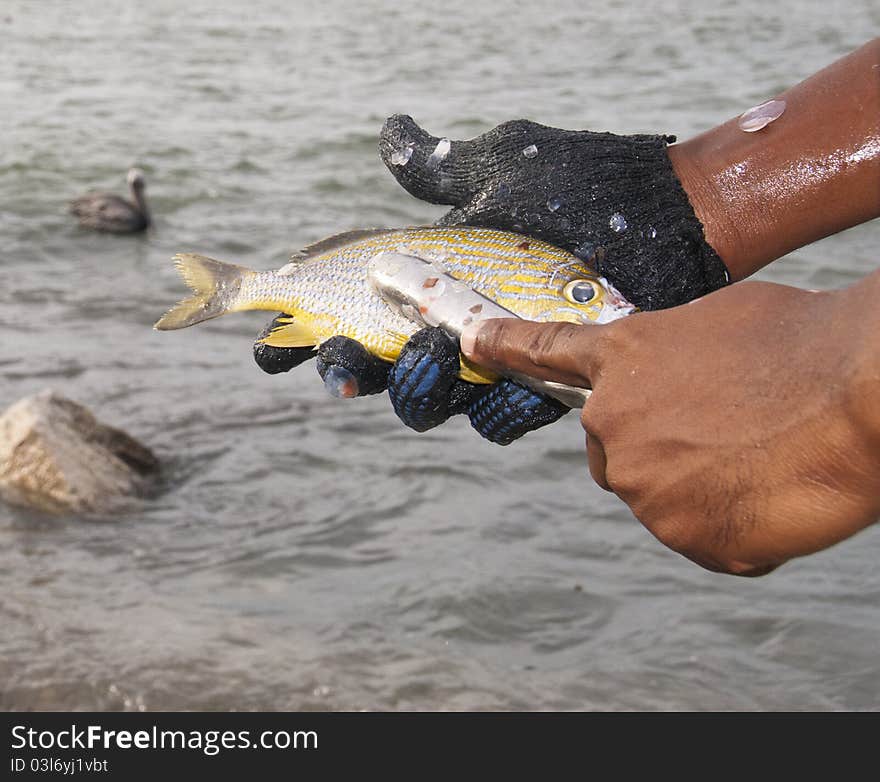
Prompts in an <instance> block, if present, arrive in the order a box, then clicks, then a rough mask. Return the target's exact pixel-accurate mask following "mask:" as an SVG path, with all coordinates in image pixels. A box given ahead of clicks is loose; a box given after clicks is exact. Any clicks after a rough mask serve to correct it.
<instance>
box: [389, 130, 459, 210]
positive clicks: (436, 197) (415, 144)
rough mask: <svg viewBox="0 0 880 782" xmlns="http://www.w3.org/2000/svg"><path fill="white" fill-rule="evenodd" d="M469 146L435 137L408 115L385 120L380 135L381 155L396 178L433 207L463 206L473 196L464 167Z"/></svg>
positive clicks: (411, 192) (404, 186)
mask: <svg viewBox="0 0 880 782" xmlns="http://www.w3.org/2000/svg"><path fill="white" fill-rule="evenodd" d="M467 144H468V142H466V141H450V140H449V139H447V138H440V137H437V136H432V135H431V134H430V133H428V132H427V131H425V130H422V128H420V127H419V126H418V125H417V124H416V123H415V121H414V120H413V118H412V117H408V116H407V115H405V114H395V115H394V116H393V117H389V118H388V119H386V120H385V124H384V125H383V126H382V130H381V131H380V133H379V155H380V156H381V158H382V161H383V162H384V163H385V165H386V166H387V167H388V170H389V171H391V173H392V174H393V175H394V178H395V179H396V180H397V181H398V182H399V183H400V185H401V186H402V187H403V188H404V189H406V190H407V191H408V192H409V193H410V194H411V195H414V196H415V197H416V198H419V199H421V200H422V201H429V202H430V203H433V204H452V205H460V204H463V203H464V202H465V201H467V200H468V199H469V198H470V197H471V196H472V195H473V184H472V182H471V172H470V167H469V166H467V165H463V164H462V152H463V151H464V149H465V148H466V147H467Z"/></svg>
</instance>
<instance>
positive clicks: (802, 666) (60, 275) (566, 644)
mask: <svg viewBox="0 0 880 782" xmlns="http://www.w3.org/2000/svg"><path fill="white" fill-rule="evenodd" d="M120 6H121V10H120ZM505 7H506V6H505ZM829 10H830V9H829V7H828V4H827V3H807V2H795V0H784V1H783V2H779V3H776V4H773V5H772V7H770V4H767V3H758V2H750V3H749V2H743V3H737V4H735V5H734V4H724V5H721V4H718V5H717V6H715V7H712V6H710V5H708V4H693V5H690V4H686V3H683V2H665V3H658V4H657V8H656V9H655V10H654V11H652V12H651V13H646V12H645V8H644V5H643V4H641V3H638V4H636V3H632V4H626V3H619V2H617V3H615V2H612V3H607V4H598V5H593V6H590V7H587V6H584V5H583V4H582V3H577V2H561V3H556V4H554V5H553V8H552V12H549V11H548V9H547V8H546V7H545V6H542V5H541V4H537V3H521V4H517V7H516V9H515V13H510V12H509V11H504V10H502V9H501V8H500V5H499V4H498V3H482V4H476V3H472V4H468V5H465V6H461V7H456V8H450V9H449V13H446V14H444V15H442V16H438V15H437V14H436V13H435V12H434V9H433V8H432V7H430V6H424V7H420V6H418V5H412V4H409V5H401V4H400V3H392V2H379V1H378V0H368V1H367V2H362V3H339V2H336V3H334V2H332V1H331V2H327V0H322V2H320V3H318V2H302V3H298V4H297V5H296V7H295V8H294V7H293V6H291V4H288V3H281V2H277V3H270V2H259V1H255V0H248V2H226V3H222V4H217V3H213V2H212V3H208V2H203V1H202V0H197V1H194V2H191V3H188V4H185V6H184V5H181V4H179V3H176V2H170V1H169V2H156V3H149V4H144V3H129V4H114V5H112V6H111V5H108V4H106V3H99V2H85V1H83V0H80V2H77V3H61V2H57V3H51V4H43V3H41V4H34V3H29V2H24V0H5V2H4V3H3V5H2V9H0V36H2V49H0V51H2V55H0V134H2V138H3V144H2V145H0V247H2V250H0V258H2V268H3V280H4V284H3V285H2V288H0V405H2V406H3V407H4V408H5V407H6V406H7V405H8V404H10V403H12V402H13V401H15V400H17V399H19V398H20V397H22V396H25V395H27V394H31V393H35V392H37V391H39V390H42V389H43V388H47V387H54V388H56V389H57V390H59V391H61V392H62V393H64V394H66V395H68V396H70V397H72V398H74V399H76V400H78V401H80V402H82V403H84V404H86V405H88V406H89V407H90V408H91V409H93V410H94V411H95V412H96V413H97V414H98V416H99V417H100V418H101V419H103V420H105V421H107V422H108V423H111V424H114V425H117V426H121V427H123V428H125V429H126V430H128V431H129V432H131V433H132V434H134V435H135V436H137V437H138V438H140V439H141V440H143V441H144V442H146V443H147V444H149V445H150V446H151V447H152V448H153V449H154V450H155V451H156V452H157V453H158V454H159V455H160V457H161V458H162V460H163V461H164V463H165V466H166V470H165V478H164V485H163V491H162V492H161V493H160V494H159V495H158V496H156V497H153V498H150V499H147V500H141V501H137V502H132V504H131V506H130V507H129V508H128V509H127V511H126V512H125V513H122V514H119V515H117V516H115V517H113V518H107V519H98V520H94V519H92V520H85V519H78V518H63V519H51V518H47V517H43V516H39V515H36V514H31V513H27V512H23V511H20V510H15V509H12V508H8V507H0V622H2V627H3V632H2V634H0V682H2V683H3V684H2V691H0V707H2V708H5V709H132V710H137V709H149V710H157V709H267V710H272V709H420V710H421V709H542V710H546V709H574V710H592V709H623V710H629V709H648V710H655V709H658V710H659V709H670V710H681V709H696V710H708V709H716V710H717V709H720V710H728V709H769V710H776V709H786V710H808V709H875V708H876V707H877V704H878V695H880V676H878V673H880V663H878V658H877V649H878V648H880V608H878V605H880V576H878V574H877V562H878V560H880V529H876V528H874V529H871V530H868V531H866V532H864V533H862V534H861V535H859V536H858V537H857V538H854V539H852V540H850V541H847V542H844V543H843V544H841V545H839V546H837V547H835V548H833V549H831V550H829V551H826V552H823V553H821V554H818V555H815V556H813V557H809V558H807V559H803V560H800V561H796V562H793V563H790V564H789V565H787V566H786V567H784V568H782V569H781V570H780V571H778V572H776V573H775V574H773V575H771V576H769V577H766V578H763V579H758V580H745V579H735V578H731V577H724V576H719V575H713V574H710V573H707V572H704V571H702V570H700V569H699V568H697V567H696V566H695V565H692V564H691V563H689V562H687V561H686V560H684V559H682V558H681V557H679V556H677V555H676V554H674V553H672V552H670V551H668V550H667V549H665V548H664V547H662V546H661V545H660V544H659V543H658V542H657V541H655V540H654V538H653V537H652V536H651V535H650V534H649V533H647V532H646V531H645V530H644V529H643V528H642V527H641V526H640V525H639V524H638V523H637V522H636V521H635V520H634V519H633V518H632V516H631V515H630V513H629V512H628V510H627V509H626V507H625V506H624V505H622V503H620V502H619V501H618V500H617V499H616V498H615V497H613V496H612V495H609V494H606V493H605V492H603V491H601V490H600V489H598V488H597V487H595V486H594V485H593V484H592V483H591V482H590V480H589V478H588V475H587V472H586V469H585V460H584V454H583V435H582V432H581V430H580V427H579V425H578V421H577V418H576V416H574V415H570V416H568V417H567V418H566V419H563V421H561V422H559V423H557V424H555V425H554V426H552V427H549V428H547V429H544V430H542V431H540V432H537V433H535V434H532V435H529V436H528V437H527V438H526V439H525V440H524V441H522V442H520V443H516V444H514V445H513V446H511V447H509V448H504V449H502V448H498V447H496V446H492V445H490V444H488V443H485V442H483V441H481V440H480V439H479V438H478V437H477V436H475V435H474V434H473V433H472V432H471V430H470V428H469V426H468V425H467V422H466V421H464V420H455V421H453V422H451V423H449V424H448V425H446V426H444V427H442V428H440V429H437V430H435V431H433V432H430V433H426V434H422V435H418V434H415V433H413V432H410V431H409V430H407V429H405V428H404V427H403V426H402V424H400V423H399V422H398V421H397V419H396V418H395V417H394V415H393V414H392V412H391V410H390V407H389V405H388V402H387V399H386V398H378V397H377V398H369V399H360V400H354V401H352V400H341V399H335V398H332V397H330V396H329V395H328V394H327V393H326V392H325V390H324V388H323V385H322V383H321V381H320V379H319V378H318V375H317V373H316V372H315V370H314V368H313V367H310V366H308V365H304V366H302V367H300V368H299V369H298V370H295V371H294V372H293V373H291V374H290V375H281V376H275V377H270V376H267V375H264V374H262V373H261V372H259V370H258V369H257V368H256V366H255V365H254V364H253V362H252V360H251V356H250V350H251V341H252V339H253V338H254V336H255V335H256V334H257V333H258V332H259V331H260V329H261V328H262V327H263V325H264V324H265V323H266V322H267V321H268V319H269V317H270V315H269V314H268V313H267V314H265V315H260V314H252V313H248V314H243V315H237V316H233V317H230V318H229V319H225V320H219V321H214V322H212V323H210V324H206V325H204V326H201V327H199V328H197V329H193V330H191V331H186V332H179V333H158V332H154V331H152V330H151V325H152V323H153V322H154V321H155V320H156V318H157V317H158V316H159V315H160V314H162V313H163V312H164V311H165V310H166V309H167V308H168V307H169V306H170V305H171V304H172V303H173V302H175V301H177V300H178V299H179V298H180V297H181V296H182V294H183V289H182V286H181V284H180V282H179V281H178V279H177V275H176V273H175V271H174V269H173V268H172V265H171V263H170V258H171V256H172V255H173V254H174V253H175V252H178V251H194V252H204V253H206V254H210V255H214V256H218V257H220V258H226V259H228V260H234V261H238V262H240V263H243V264H246V265H250V266H256V267H263V268H270V267H274V268H277V267H279V266H281V265H282V264H283V263H284V262H285V261H286V258H287V256H288V255H289V254H290V253H291V252H292V251H294V250H296V249H298V248H299V247H301V246H302V245H304V244H307V243H308V242H311V241H314V240H316V239H318V238H321V237H322V236H325V235H327V234H330V233H334V232H337V231H341V230H344V229H349V228H355V227H367V226H373V225H388V226H398V225H406V224H413V223H424V222H428V221H432V220H434V219H436V218H437V217H439V216H440V215H441V214H442V213H443V211H444V209H443V208H442V207H438V206H432V205H428V204H423V203H421V202H418V201H416V200H414V199H412V198H411V197H410V196H408V195H407V194H406V193H405V192H403V191H402V190H400V189H399V188H398V186H397V185H396V184H395V182H394V181H393V178H392V177H391V176H390V175H389V174H388V172H387V171H386V170H385V168H384V166H383V165H382V164H381V162H380V161H379V159H378V156H377V154H376V143H377V134H378V130H379V128H380V126H381V124H382V121H383V119H384V118H385V117H386V116H387V115H390V114H392V113H395V112H407V113H410V114H412V115H413V116H414V117H415V118H416V119H417V120H418V121H420V122H421V123H423V124H424V126H425V127H426V128H427V129H428V130H430V131H431V132H432V133H434V134H435V135H437V136H446V137H448V138H452V139H456V138H463V137H469V136H472V135H475V134H477V133H480V132H483V131H485V130H488V129H489V128H491V127H493V126H494V125H495V124H497V123H499V122H502V121H505V120H508V119H512V118H516V117H528V118H530V119H534V120H536V121H540V122H543V123H545V124H549V125H555V126H559V127H568V128H591V129H594V130H612V131H615V132H619V133H627V132H675V133H677V134H678V135H679V137H680V138H686V137H687V136H689V135H691V134H694V133H697V132H699V131H702V130H704V129H705V128H707V127H709V126H711V125H714V124H716V123H718V122H721V121H723V120H726V119H728V118H730V117H735V116H738V115H739V114H741V113H742V112H743V111H744V110H745V109H747V108H749V107H750V106H754V105H756V104H758V103H760V102H761V101H763V100H766V99H767V98H768V97H770V96H772V95H773V94H774V93H776V92H777V91H779V90H780V89H783V88H784V87H786V86H788V85H790V84H793V83H795V82H797V81H799V80H800V79H802V78H804V77H805V76H807V75H808V73H809V72H810V71H811V70H812V69H814V68H818V67H820V66H821V65H824V64H826V63H830V62H831V61H832V60H834V59H836V58H837V57H839V56H841V55H843V54H845V53H846V52H847V51H849V50H851V49H853V48H855V47H856V46H858V45H860V44H861V43H863V42H864V41H865V40H867V38H869V37H870V35H871V34H872V33H871V31H872V30H876V29H877V27H878V25H880V12H878V10H877V7H876V4H873V3H871V2H850V3H840V4H835V5H834V9H833V11H834V12H833V13H829ZM391 30H393V31H394V33H395V35H394V36H393V37H392V38H389V31H391ZM133 164H138V165H140V166H141V167H142V168H143V169H144V170H145V172H146V175H147V197H148V198H149V200H150V202H151V204H152V206H153V209H154V211H155V215H156V226H155V228H154V229H153V230H152V231H151V232H150V233H149V234H148V235H147V236H145V237H136V238H131V237H108V236H101V235H93V234H89V233H85V232H82V231H80V230H79V229H78V228H77V227H76V226H75V225H74V224H73V222H72V220H71V219H70V218H69V217H68V216H67V215H66V214H65V203H66V201H67V199H69V198H71V197H73V196H75V195H77V194H79V193H80V192H83V191H85V190H88V189H90V188H93V187H100V188H107V189H112V190H115V191H117V192H123V191H124V187H125V184H124V178H125V172H126V171H127V169H128V168H129V166H131V165H133ZM878 239H880V226H878V225H876V224H871V225H865V226H861V227H859V228H857V229H854V230H852V231H849V232H846V233H845V234H841V235H839V236H836V237H832V238H831V239H828V240H825V241H823V242H821V243H819V244H817V245H814V246H812V247H809V248H806V249H803V250H800V251H798V252H796V253H794V254H792V255H791V256H790V257H789V258H787V259H785V260H784V261H782V262H780V263H778V264H776V265H775V266H774V268H772V269H771V270H767V271H766V272H764V273H763V275H762V276H763V277H765V278H767V279H774V280H778V281H781V282H787V283H792V284H797V285H802V286H805V287H814V288H821V287H834V286H840V285H845V284H848V283H850V282H852V281H854V280H856V279H859V278H860V277H861V276H862V275H864V274H865V273H866V272H868V271H870V270H872V269H873V268H875V267H876V247H877V244H878Z"/></svg>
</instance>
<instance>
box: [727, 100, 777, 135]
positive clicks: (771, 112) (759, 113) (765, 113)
mask: <svg viewBox="0 0 880 782" xmlns="http://www.w3.org/2000/svg"><path fill="white" fill-rule="evenodd" d="M784 111H785V101H784V100H768V101H765V102H764V103H761V104H759V105H758V106H753V107H752V108H750V109H749V110H748V111H744V112H743V113H742V114H740V117H739V120H738V121H737V125H739V129H740V130H742V131H745V132H746V133H754V132H755V131H756V130H761V128H766V127H767V126H768V125H769V124H770V123H771V122H773V121H775V120H777V119H779V118H780V117H781V116H782V113H783V112H784Z"/></svg>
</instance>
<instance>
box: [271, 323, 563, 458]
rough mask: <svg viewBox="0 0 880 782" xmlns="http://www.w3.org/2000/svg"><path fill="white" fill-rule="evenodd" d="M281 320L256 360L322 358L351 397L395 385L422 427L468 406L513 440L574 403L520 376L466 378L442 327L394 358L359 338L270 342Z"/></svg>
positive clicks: (403, 415)
mask: <svg viewBox="0 0 880 782" xmlns="http://www.w3.org/2000/svg"><path fill="white" fill-rule="evenodd" d="M278 317H286V316H284V315H279V316H278ZM276 321H277V318H276V319H275V320H273V321H272V322H271V323H270V324H269V325H268V326H267V327H266V328H265V329H264V330H263V331H262V333H261V334H260V335H259V337H257V340H256V341H255V342H254V360H255V361H256V362H257V365H258V366H259V367H260V368H261V369H262V370H263V371H264V372H267V373H269V374H278V373H280V372H287V371H289V370H290V369H293V368H294V367H296V366H299V365H300V364H302V363H303V362H304V361H307V360H308V359H310V358H316V359H317V361H316V364H317V369H318V372H319V374H320V375H321V378H322V379H323V380H324V385H325V387H326V388H327V390H328V391H329V392H330V393H331V394H333V395H334V396H339V397H346V398H351V397H356V396H367V395H369V394H378V393H381V392H382V391H384V390H385V389H386V388H387V389H388V395H389V398H390V399H391V403H392V406H393V408H394V411H395V413H397V416H398V417H399V418H400V419H401V421H403V423H405V424H406V425H407V426H408V427H410V428H411V429H415V430H416V431H417V432H424V431H426V430H428V429H431V428H433V427H435V426H439V425H440V424H442V423H443V422H445V421H446V420H447V419H449V418H450V417H451V416H453V415H459V414H462V413H464V414H466V415H467V416H468V419H469V420H470V422H471V425H472V426H473V427H474V429H476V431H477V432H478V433H479V434H480V435H481V436H482V437H484V438H486V439H487V440H489V441H491V442H494V443H497V444H498V445H509V444H510V443H512V442H513V441H514V440H516V439H518V438H520V437H522V436H523V435H524V434H526V433H527V432H531V431H534V430H535V429H539V428H541V427H542V426H546V425H547V424H550V423H553V422H554V421H556V420H558V419H559V418H561V417H562V416H563V415H564V414H565V413H567V412H568V410H569V408H568V407H566V406H565V405H563V404H561V403H559V402H557V401H556V400H555V399H551V398H550V397H547V396H544V395H542V394H538V393H536V392H534V391H532V390H531V389H528V388H526V387H525V386H522V385H520V384H519V383H517V382H515V381H513V380H501V381H499V382H497V383H493V384H492V385H476V384H474V383H468V382H466V381H464V380H460V379H459V378H458V371H459V369H460V365H459V350H458V344H457V343H456V342H455V341H454V340H452V339H450V338H449V337H448V336H447V335H446V334H445V333H444V332H443V331H442V330H441V329H439V328H426V329H422V330H421V331H419V332H416V334H414V335H413V336H412V337H411V338H410V339H409V340H408V341H407V343H406V344H405V345H404V346H403V349H402V350H401V353H400V355H399V356H398V358H397V360H396V361H395V362H394V364H393V365H392V364H389V363H388V362H385V361H382V360H381V359H378V358H376V357H375V356H372V355H371V354H370V353H368V352H367V350H366V349H365V348H364V347H363V346H362V345H361V344H360V343H359V342H356V341H355V340H353V339H349V338H348V337H342V336H337V337H332V338H331V339H328V340H327V341H326V342H324V343H322V344H321V345H320V346H319V347H318V348H317V350H315V349H313V348H276V347H272V346H270V345H266V344H264V343H263V342H262V341H261V340H262V338H263V337H265V336H266V335H268V334H269V332H270V331H271V330H272V329H273V328H274V327H275V325H276Z"/></svg>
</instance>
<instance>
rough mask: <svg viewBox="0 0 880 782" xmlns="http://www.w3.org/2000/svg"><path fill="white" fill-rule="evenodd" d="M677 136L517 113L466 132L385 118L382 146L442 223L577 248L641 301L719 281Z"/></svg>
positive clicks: (660, 301)
mask: <svg viewBox="0 0 880 782" xmlns="http://www.w3.org/2000/svg"><path fill="white" fill-rule="evenodd" d="M674 140H675V138H674V137H673V136H648V135H638V136H619V135H615V134H612V133H593V132H590V131H571V130H559V129H557V128H550V127H546V126H544V125H539V124H537V123H535V122H530V121H528V120H513V121H511V122H505V123H503V124H501V125H498V126H497V127H496V128H494V129H492V130H490V131H488V132H487V133H484V134H483V135H481V136H478V137H477V138H474V139H471V140H469V141H449V140H448V139H440V138H437V137H435V136H432V135H430V134H429V133H427V132H426V131H424V130H423V129H422V128H420V127H419V126H418V125H417V124H416V123H415V122H414V121H413V119H412V118H411V117H408V116H405V115H395V116H393V117H389V118H388V119H387V120H386V121H385V124H384V126H383V128H382V131H381V133H380V141H379V153H380V155H381V156H382V160H383V161H384V162H385V165H386V166H387V167H388V169H389V170H390V171H391V173H392V174H393V175H394V176H395V178H396V179H397V181H398V182H399V183H400V184H401V185H402V186H403V187H404V188H406V190H408V191H409V192H410V193H411V194H412V195H414V196H415V197H416V198H420V199H422V200H425V201H430V202H432V203H438V204H451V205H452V206H453V208H452V209H451V210H450V211H449V212H448V213H447V214H446V215H444V216H443V217H442V218H441V219H440V221H439V223H440V224H442V225H456V224H467V225H478V226H485V227H490V228H497V229H501V230H508V231H514V232H517V233H523V234H527V235H529V236H533V237H535V238H537V239H542V240H544V241H547V242H550V243H551V244H555V245H556V246H558V247H562V248H563V249H566V250H568V251H569V252H572V253H574V254H575V255H577V256H578V257H579V258H581V259H582V260H583V261H584V262H585V263H586V264H588V265H590V266H592V267H594V268H595V269H596V271H598V272H599V273H600V274H601V275H602V276H603V277H606V278H607V279H608V280H610V281H611V283H612V284H613V285H614V286H615V287H616V288H617V289H618V290H619V291H620V292H621V293H623V295H624V296H626V298H627V299H628V300H629V301H631V302H632V303H633V304H635V305H636V306H637V307H639V309H642V310H654V309H662V308H665V307H671V306H674V305H677V304H683V303H685V302H687V301H690V300H691V299H694V298H696V297H699V296H702V295H704V294H706V293H709V292H710V291H712V290H715V289H717V288H720V287H722V286H723V285H725V284H726V283H727V273H726V270H725V267H724V264H723V263H722V261H721V259H720V258H719V257H718V255H717V254H716V253H715V251H714V250H713V249H712V248H711V247H710V246H709V245H708V244H707V243H706V241H705V238H704V237H703V229H702V225H701V224H700V221H699V220H698V219H697V217H696V216H695V215H694V211H693V209H692V208H691V205H690V202H689V201H688V196H687V194H686V193H685V191H684V189H683V188H682V186H681V184H680V183H679V181H678V178H677V177H676V174H675V172H674V170H673V167H672V164H671V162H670V160H669V156H668V155H667V152H666V146H667V144H668V143H670V142H672V141H674Z"/></svg>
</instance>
